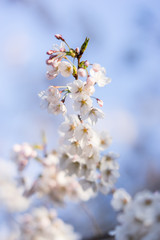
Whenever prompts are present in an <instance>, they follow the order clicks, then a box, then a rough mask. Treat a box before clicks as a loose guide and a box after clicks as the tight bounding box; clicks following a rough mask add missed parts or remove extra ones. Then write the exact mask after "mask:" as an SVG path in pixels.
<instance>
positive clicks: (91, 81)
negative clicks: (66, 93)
mask: <svg viewBox="0 0 160 240" xmlns="http://www.w3.org/2000/svg"><path fill="white" fill-rule="evenodd" d="M94 84H95V80H94V78H92V77H90V76H89V77H88V78H87V85H89V86H93V85H94Z"/></svg>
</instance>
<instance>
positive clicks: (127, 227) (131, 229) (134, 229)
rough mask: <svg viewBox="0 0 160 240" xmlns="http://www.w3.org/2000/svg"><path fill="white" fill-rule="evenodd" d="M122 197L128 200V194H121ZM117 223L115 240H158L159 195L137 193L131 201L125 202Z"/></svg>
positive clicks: (159, 232)
mask: <svg viewBox="0 0 160 240" xmlns="http://www.w3.org/2000/svg"><path fill="white" fill-rule="evenodd" d="M121 196H122V193H121ZM123 197H124V199H128V194H126V193H123ZM120 198H121V197H120ZM121 199H122V198H121ZM117 210H119V209H118V208H117ZM118 221H119V223H120V225H119V226H118V227H117V228H116V239H117V240H128V239H132V240H159V236H160V193H159V192H156V193H151V192H150V191H142V192H140V193H137V194H136V195H135V197H134V198H133V199H132V200H131V199H130V200H129V201H127V204H126V206H125V208H124V209H123V212H122V213H120V214H119V215H118Z"/></svg>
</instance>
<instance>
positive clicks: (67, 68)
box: [59, 61, 73, 77]
mask: <svg viewBox="0 0 160 240" xmlns="http://www.w3.org/2000/svg"><path fill="white" fill-rule="evenodd" d="M59 71H60V73H61V75H62V76H63V77H69V76H70V75H71V74H72V72H73V67H72V65H71V64H70V63H69V62H67V61H62V62H60V64H59Z"/></svg>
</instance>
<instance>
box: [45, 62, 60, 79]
mask: <svg viewBox="0 0 160 240" xmlns="http://www.w3.org/2000/svg"><path fill="white" fill-rule="evenodd" d="M59 64H60V62H59V61H58V60H55V61H54V62H53V63H52V64H51V65H47V72H46V76H47V78H48V80H51V79H53V78H55V77H57V75H58V74H59Z"/></svg>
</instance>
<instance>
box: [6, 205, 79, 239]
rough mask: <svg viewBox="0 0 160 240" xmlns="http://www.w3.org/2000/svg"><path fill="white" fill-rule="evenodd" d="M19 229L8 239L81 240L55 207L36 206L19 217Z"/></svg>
mask: <svg viewBox="0 0 160 240" xmlns="http://www.w3.org/2000/svg"><path fill="white" fill-rule="evenodd" d="M18 221H19V223H20V225H19V229H18V230H17V231H15V232H14V233H12V234H10V236H9V238H7V240H10V239H12V240H22V239H23V240H51V239H52V240H79V239H80V236H79V234H77V233H75V232H74V231H73V227H72V226H71V225H69V224H66V223H64V222H63V221H62V220H61V219H59V218H58V217H57V213H56V211H55V210H53V209H50V210H49V209H47V208H45V207H39V208H34V209H33V210H32V211H31V212H30V213H26V214H24V215H23V216H20V217H19V218H18Z"/></svg>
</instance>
